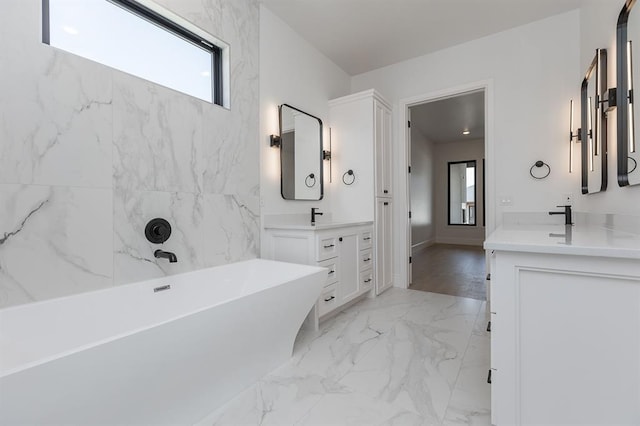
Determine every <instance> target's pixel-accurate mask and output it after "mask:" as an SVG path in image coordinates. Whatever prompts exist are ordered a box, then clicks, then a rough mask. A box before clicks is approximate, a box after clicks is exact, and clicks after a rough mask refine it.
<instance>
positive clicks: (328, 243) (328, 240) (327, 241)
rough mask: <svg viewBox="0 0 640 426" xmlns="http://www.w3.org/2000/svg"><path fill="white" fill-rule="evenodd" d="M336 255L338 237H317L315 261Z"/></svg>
mask: <svg viewBox="0 0 640 426" xmlns="http://www.w3.org/2000/svg"><path fill="white" fill-rule="evenodd" d="M337 255H338V237H336V236H322V235H319V236H318V239H317V250H316V256H317V259H316V260H317V261H322V260H326V259H330V258H332V257H336V256H337Z"/></svg>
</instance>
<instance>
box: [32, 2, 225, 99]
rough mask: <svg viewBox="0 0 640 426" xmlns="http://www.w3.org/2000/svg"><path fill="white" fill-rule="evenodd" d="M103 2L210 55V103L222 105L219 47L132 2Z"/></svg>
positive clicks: (45, 16) (46, 38)
mask: <svg viewBox="0 0 640 426" xmlns="http://www.w3.org/2000/svg"><path fill="white" fill-rule="evenodd" d="M105 1H108V2H109V3H113V4H114V5H116V6H119V7H121V8H123V9H125V10H127V11H128V12H130V13H132V14H134V15H136V16H138V17H140V18H142V19H145V20H146V21H148V22H151V23H152V24H154V25H157V26H159V27H160V28H162V29H164V30H166V31H168V32H170V33H172V34H174V35H176V36H178V37H180V38H182V39H184V40H186V41H188V42H190V43H192V44H194V45H195V46H197V47H199V48H200V49H202V50H204V51H206V52H209V53H210V54H211V61H212V64H211V69H212V71H213V72H212V75H211V79H212V81H211V88H212V90H213V93H212V101H213V103H214V104H216V105H220V106H222V105H223V84H222V83H223V82H222V49H221V48H220V47H218V46H216V45H215V44H213V43H212V42H210V41H209V40H206V39H204V38H203V37H202V36H199V35H198V34H195V33H194V32H192V31H189V30H188V29H186V28H184V27H182V26H181V25H179V24H177V23H175V22H173V21H172V20H170V19H169V18H167V17H165V16H162V15H161V14H159V13H158V12H156V11H154V10H151V9H149V8H148V7H146V6H143V5H141V4H140V3H138V2H136V1H134V0H105ZM42 42H43V43H45V44H49V45H50V44H51V43H50V28H49V0H42ZM105 66H108V65H105ZM152 83H153V82H152ZM156 84H157V83H156ZM188 96H189V95H188Z"/></svg>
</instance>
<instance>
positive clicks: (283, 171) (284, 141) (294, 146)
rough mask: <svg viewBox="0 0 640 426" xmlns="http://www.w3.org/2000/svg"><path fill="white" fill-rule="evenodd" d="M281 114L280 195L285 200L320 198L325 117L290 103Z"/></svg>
mask: <svg viewBox="0 0 640 426" xmlns="http://www.w3.org/2000/svg"><path fill="white" fill-rule="evenodd" d="M278 110H279V116H280V194H281V195H282V198H284V199H285V200H308V201H311V200H314V201H315V200H321V199H322V197H323V191H324V184H323V179H322V120H320V119H319V118H318V117H315V116H313V115H311V114H308V113H306V112H304V111H302V110H300V109H298V108H295V107H292V106H291V105H287V104H283V105H280V106H279V107H278Z"/></svg>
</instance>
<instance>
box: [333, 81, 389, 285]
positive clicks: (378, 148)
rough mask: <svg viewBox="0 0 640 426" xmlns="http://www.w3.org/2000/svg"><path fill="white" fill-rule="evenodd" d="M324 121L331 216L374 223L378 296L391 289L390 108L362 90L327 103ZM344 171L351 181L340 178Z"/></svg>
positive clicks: (343, 219) (369, 92)
mask: <svg viewBox="0 0 640 426" xmlns="http://www.w3.org/2000/svg"><path fill="white" fill-rule="evenodd" d="M329 115H330V123H331V143H332V151H333V152H334V154H335V155H333V156H332V161H333V167H332V169H333V176H332V180H333V182H334V186H333V187H332V198H333V202H332V204H333V206H334V209H333V216H334V218H335V219H336V220H340V221H360V220H372V221H373V222H374V233H375V239H376V247H375V248H374V252H373V254H374V257H375V260H376V262H375V263H376V278H377V279H378V280H379V281H378V283H377V287H376V293H377V294H380V293H382V292H383V291H384V290H386V289H387V288H389V287H391V286H392V285H393V268H392V265H393V259H392V255H393V253H392V245H393V242H392V239H391V226H392V217H393V208H392V207H393V180H392V167H391V165H392V150H391V136H392V135H391V106H390V104H389V103H388V102H387V101H386V100H384V98H383V97H382V96H381V95H380V94H379V93H378V92H376V91H375V90H367V91H364V92H360V93H356V94H353V95H349V96H344V97H341V98H338V99H333V100H331V101H330V102H329ZM349 170H351V171H352V172H353V175H348V174H346V175H345V173H347V172H348V171H349Z"/></svg>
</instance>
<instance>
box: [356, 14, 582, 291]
mask: <svg viewBox="0 0 640 426" xmlns="http://www.w3.org/2000/svg"><path fill="white" fill-rule="evenodd" d="M579 19H580V12H579V11H577V10H576V11H572V12H569V13H565V14H561V15H557V16H553V17H551V18H548V19H544V20H541V21H538V22H534V23H532V24H529V25H525V26H521V27H518V28H514V29H512V30H509V31H505V32H502V33H498V34H494V35H491V36H488V37H484V38H481V39H478V40H474V41H471V42H468V43H464V44H461V45H458V46H455V47H452V48H449V49H445V50H442V51H439V52H435V53H433V54H430V55H425V56H421V57H418V58H414V59H411V60H408V61H405V62H401V63H398V64H394V65H391V66H388V67H385V68H381V69H378V70H374V71H371V72H368V73H365V74H361V75H357V76H354V77H353V79H352V90H353V91H354V92H356V91H359V90H363V89H367V88H371V87H374V88H376V89H378V90H379V91H380V92H381V93H382V95H384V96H385V97H387V98H388V99H389V100H390V101H391V102H392V103H393V104H394V118H395V120H394V124H395V131H394V136H395V137H394V161H395V162H396V164H395V173H396V175H395V179H394V184H395V185H396V187H395V192H394V193H395V194H396V200H395V211H394V213H395V220H394V235H395V236H396V240H395V246H394V253H396V254H397V256H396V258H395V267H394V270H395V271H398V274H399V275H397V276H396V281H395V283H396V285H400V286H402V285H403V284H404V282H405V281H406V262H405V260H406V259H405V258H406V256H407V255H408V254H407V253H406V251H407V250H406V246H405V245H404V235H406V233H405V231H404V227H405V223H406V221H405V220H404V211H405V209H406V199H405V198H406V195H404V194H406V190H407V189H406V176H405V169H404V167H399V165H401V164H402V160H403V159H405V158H406V148H405V141H404V139H402V136H401V135H402V134H403V133H402V131H401V129H403V127H401V126H403V125H404V123H401V120H404V118H403V112H402V111H400V110H399V102H400V101H401V100H403V99H408V98H414V97H417V96H418V95H423V94H424V95H428V94H431V93H436V92H440V91H445V90H447V89H450V88H455V87H461V86H465V85H469V84H471V83H473V82H478V81H486V80H488V81H490V82H491V84H490V91H491V92H490V93H488V96H487V99H488V102H489V103H490V105H488V111H489V112H492V113H493V117H492V118H491V119H492V120H493V121H492V122H490V123H489V132H490V134H489V138H490V140H489V141H488V144H489V145H490V147H491V149H492V151H490V152H487V161H488V167H489V168H490V167H492V166H493V168H494V170H495V176H494V177H492V176H490V175H488V176H487V177H488V180H487V184H488V185H491V186H490V187H488V188H487V191H489V192H491V193H493V194H494V195H496V196H498V195H510V196H511V197H512V199H513V206H511V207H501V206H497V205H493V206H488V207H493V210H494V213H493V214H494V217H493V218H489V217H488V218H487V224H488V225H489V224H491V223H492V219H493V220H495V222H496V223H500V222H501V216H502V212H503V211H548V210H551V209H553V208H555V206H556V205H557V204H560V201H562V195H563V194H565V193H573V194H578V193H579V177H578V176H577V175H576V174H575V173H574V175H573V176H572V175H570V174H569V173H568V166H567V164H568V147H567V143H566V139H567V126H568V114H569V99H571V98H574V99H577V96H578V93H579V87H580V79H579V74H580V73H579V68H580V67H579V64H580V40H579V34H580V31H579V28H580V27H579ZM491 103H492V104H491ZM536 160H544V161H545V162H547V163H548V164H550V165H551V167H552V169H553V172H552V173H551V176H549V178H547V179H545V180H542V181H538V180H535V179H532V178H531V177H530V176H529V168H530V167H531V165H532V164H533V163H534V162H535V161H536ZM489 211H491V209H490V208H489V209H488V212H489ZM489 231H491V229H489Z"/></svg>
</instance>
